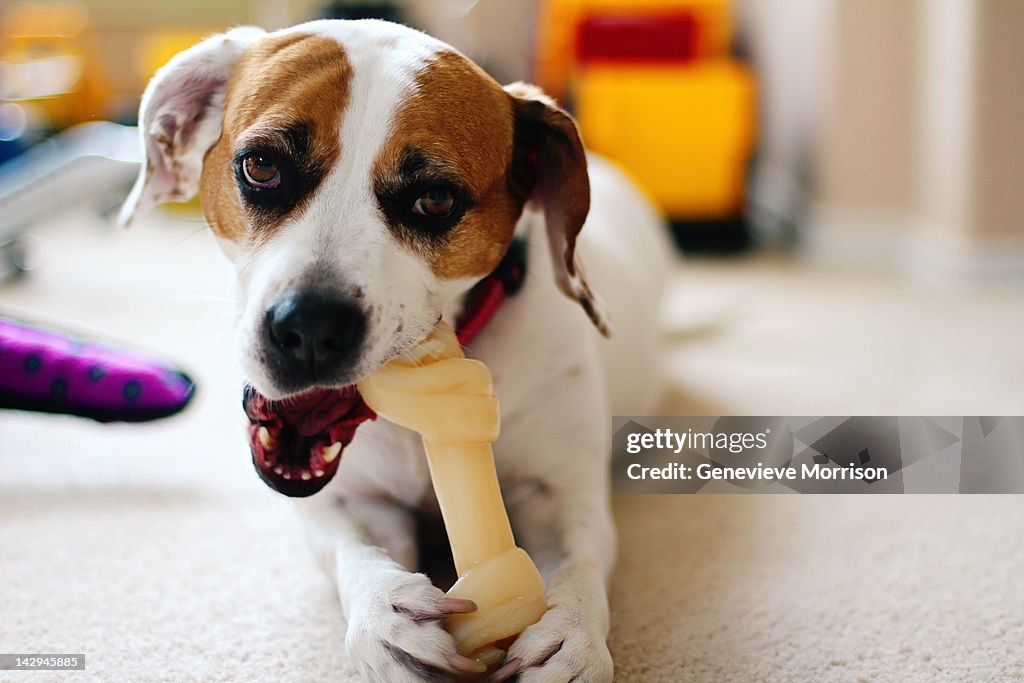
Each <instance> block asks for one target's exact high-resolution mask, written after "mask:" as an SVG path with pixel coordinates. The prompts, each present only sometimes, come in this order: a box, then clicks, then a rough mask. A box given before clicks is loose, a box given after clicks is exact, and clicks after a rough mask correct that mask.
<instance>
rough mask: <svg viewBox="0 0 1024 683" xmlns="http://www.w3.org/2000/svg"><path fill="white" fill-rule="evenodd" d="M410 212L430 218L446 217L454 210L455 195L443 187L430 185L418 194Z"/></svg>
mask: <svg viewBox="0 0 1024 683" xmlns="http://www.w3.org/2000/svg"><path fill="white" fill-rule="evenodd" d="M412 212H413V213H416V214H419V215H421V216H430V217H431V218H447V217H448V216H451V215H452V214H453V213H454V212H455V195H454V194H452V192H451V190H446V189H445V188H443V187H432V188H430V189H429V190H427V191H426V192H424V193H423V194H421V195H420V196H419V198H418V199H417V200H416V202H415V203H414V204H413V205H412Z"/></svg>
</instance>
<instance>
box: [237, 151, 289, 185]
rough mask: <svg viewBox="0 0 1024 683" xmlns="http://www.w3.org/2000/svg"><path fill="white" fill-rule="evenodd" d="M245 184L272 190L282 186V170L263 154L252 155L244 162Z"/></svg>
mask: <svg viewBox="0 0 1024 683" xmlns="http://www.w3.org/2000/svg"><path fill="white" fill-rule="evenodd" d="M242 175H243V176H244V178H245V182H246V183H247V184H249V185H251V186H252V187H256V188H259V189H267V190H269V189H272V188H275V187H277V186H278V185H280V184H281V170H280V169H279V168H278V167H277V164H276V163H274V161H273V160H272V159H270V158H269V157H267V156H264V155H263V154H258V153H257V154H250V155H248V156H246V157H245V159H243V160H242Z"/></svg>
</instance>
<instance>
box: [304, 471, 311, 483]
mask: <svg viewBox="0 0 1024 683" xmlns="http://www.w3.org/2000/svg"><path fill="white" fill-rule="evenodd" d="M312 478H313V475H312V474H310V473H309V471H308V470H303V472H302V481H309V480H310V479H312Z"/></svg>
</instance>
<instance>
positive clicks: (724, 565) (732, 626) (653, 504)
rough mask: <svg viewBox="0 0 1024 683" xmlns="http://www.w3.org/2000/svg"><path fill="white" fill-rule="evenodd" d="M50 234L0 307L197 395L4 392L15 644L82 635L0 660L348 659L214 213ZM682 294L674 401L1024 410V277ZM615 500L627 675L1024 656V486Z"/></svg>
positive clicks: (282, 662)
mask: <svg viewBox="0 0 1024 683" xmlns="http://www.w3.org/2000/svg"><path fill="white" fill-rule="evenodd" d="M36 249H38V257H39V259H40V260H41V267H40V269H39V270H38V271H36V272H34V273H32V275H31V276H30V277H28V278H27V279H25V280H24V281H22V282H20V283H17V284H13V285H7V286H4V287H0V312H2V313H4V314H7V315H15V316H19V317H22V318H25V319H30V320H36V321H42V322H53V323H57V324H61V325H64V326H66V327H71V328H72V329H78V330H81V331H84V332H89V333H93V334H97V335H101V336H104V337H107V338H112V339H119V340H130V341H132V342H133V343H135V344H138V345H139V346H141V347H144V348H148V349H152V350H154V351H157V352H160V353H162V354H163V355H165V356H167V357H169V358H171V359H172V360H175V361H176V362H179V363H181V364H182V365H183V366H185V368H186V369H188V370H189V371H190V372H191V373H192V374H193V375H194V376H195V377H197V378H198V379H199V381H200V391H199V394H198V397H197V399H196V402H195V405H194V406H193V407H192V409H191V410H189V411H188V412H187V413H186V414H184V415H182V416H180V417H178V418H174V419H172V420H168V421H166V422H162V423H157V424H152V425H135V426H100V425H95V424H91V423H88V422H84V421H77V420H73V419H69V418H60V417H52V416H37V415H19V414H14V413H0V651H2V652H53V653H58V652H69V653H71V652H78V653H85V655H86V670H85V671H82V672H56V673H17V672H0V681H129V680H130V681H246V682H254V683H255V682H261V681H267V682H274V683H277V682H281V681H327V680H334V681H350V680H355V678H354V674H353V672H352V670H351V669H350V667H349V666H348V665H347V663H346V659H345V654H344V633H343V625H342V619H341V612H340V609H339V608H338V606H337V601H336V599H335V597H334V591H333V587H332V585H331V583H330V582H329V581H328V580H327V578H326V577H324V576H323V575H322V574H321V573H320V572H319V570H318V569H317V568H316V567H315V565H314V562H313V559H312V557H311V555H310V553H309V551H308V550H307V549H306V545H305V542H304V540H303V538H302V532H301V527H300V526H299V524H298V522H297V520H296V519H295V517H294V516H293V515H292V513H291V510H290V508H289V506H288V504H287V501H286V500H284V499H282V498H281V497H279V496H278V495H276V494H274V493H272V492H271V491H269V490H268V489H266V488H265V487H264V486H263V485H262V484H261V483H259V481H258V480H257V479H256V477H255V475H254V473H253V472H252V469H251V465H250V463H249V461H248V453H247V452H246V446H245V440H244V438H243V437H242V422H241V411H240V410H239V404H238V402H239V399H240V394H239V386H240V375H239V374H238V371H237V369H236V368H235V366H234V365H233V362H232V361H231V358H232V349H231V337H230V331H231V328H232V324H233V322H232V315H231V313H230V311H231V310H232V306H231V303H230V301H228V300H227V299H224V298H223V292H224V291H225V284H226V282H227V281H228V280H229V279H230V277H231V274H230V271H229V269H228V267H227V266H226V264H225V263H224V262H222V258H221V257H220V256H219V254H217V253H216V250H215V247H214V245H213V242H212V240H211V239H210V237H209V234H208V232H206V231H203V230H202V228H201V226H200V225H192V224H188V223H183V222H181V221H168V220H166V219H154V221H152V222H151V223H149V224H147V225H143V226H140V227H138V228H136V229H134V230H133V231H131V232H129V233H112V232H109V231H104V230H103V229H102V228H101V227H100V225H99V223H95V224H94V223H91V222H90V219H88V218H86V217H82V216H78V215H76V216H72V217H68V218H67V219H66V220H64V221H61V222H58V223H57V224H55V225H53V226H49V227H48V228H47V229H46V230H44V231H41V232H40V234H39V239H38V243H37V245H36ZM672 292H673V294H672V298H671V301H672V302H673V304H674V305H671V306H670V310H669V311H668V314H667V317H668V319H669V320H670V323H669V327H670V328H671V329H672V330H673V331H672V335H673V336H672V342H671V348H670V353H669V354H668V359H667V366H666V367H667V372H668V373H669V374H670V378H671V380H672V386H673V391H672V394H671V395H670V397H669V399H668V401H667V403H666V405H665V412H666V413H668V414H815V415H818V414H821V415H826V414H836V415H845V414H858V413H859V414H876V413H878V414H883V413H893V414H936V413H943V412H948V413H952V414H1020V413H1021V412H1022V409H1024V405H1022V403H1024V394H1022V392H1021V391H1020V387H1021V386H1022V385H1024V381H1022V380H1024V368H1022V363H1021V361H1020V359H1019V357H1018V351H1017V349H1018V348H1019V343H1020V339H1021V338H1022V336H1021V334H1020V333H1021V326H1022V325H1024V323H1022V322H1021V321H1022V320H1024V316H1016V317H1014V316H1013V315H1011V312H1012V311H1013V310H1018V312H1019V303H1018V302H1019V301H1020V300H1021V298H1020V296H1021V289H1020V288H1013V287H1010V288H1004V287H991V288H987V289H982V290H967V291H955V292H947V293H942V294H941V295H936V294H935V293H934V292H933V291H931V290H921V291H919V290H915V289H913V288H907V287H905V286H903V285H901V284H898V283H894V282H888V281H885V280H884V279H879V278H876V277H874V276H869V275H865V274H860V273H846V274H836V273H834V272H831V271H830V272H823V271H818V270H815V269H814V268H812V267H809V266H806V265H802V264H798V263H793V262H788V261H779V260H774V259H767V260H766V259H754V260H749V259H747V260H739V261H721V262H717V261H707V262H696V263H692V264H690V265H688V266H687V267H685V268H683V269H680V270H679V272H678V273H677V275H676V277H675V279H674V282H673V289H672ZM97 302H102V304H98V303H97ZM1015 306H1016V307H1018V308H1014V307H1015ZM951 320H952V321H956V324H951V322H950V321H951ZM895 369H903V370H904V371H905V372H901V373H897V372H894V370H895ZM615 513H616V519H617V522H618V528H619V537H620V553H619V563H618V567H617V571H616V573H615V577H614V580H613V584H612V591H611V606H612V631H611V637H610V647H611V649H612V653H613V655H614V657H615V661H616V672H617V673H616V680H618V681H623V682H627V683H633V682H636V683H646V682H648V681H650V682H660V681H665V682H670V681H671V682H676V681H694V682H698V681H699V682H703V681H712V682H731V681H736V682H743V683H747V682H756V681H766V682H767V681H773V682H774V681H813V682H818V681H823V682H831V681H835V682H837V683H838V682H875V681H883V682H884V681H893V682H905V681H939V682H945V681H950V682H952V681H968V680H970V681H1000V682H1001V681H1006V682H1010V681H1021V680H1024V574H1022V571H1024V569H1022V568H1024V501H1022V499H1021V498H1020V497H1015V496H958V497H950V496H856V497H854V496H849V497H841V496H782V495H780V496H768V495H764V496H762V495H707V496H619V497H617V498H616V500H615Z"/></svg>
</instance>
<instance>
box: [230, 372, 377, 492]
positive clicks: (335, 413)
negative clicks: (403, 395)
mask: <svg viewBox="0 0 1024 683" xmlns="http://www.w3.org/2000/svg"><path fill="white" fill-rule="evenodd" d="M242 405H243V406H244V407H245V414H246V415H247V416H248V418H249V423H250V424H249V448H250V450H251V451H252V462H253V465H255V466H256V471H257V472H258V473H259V475H260V478H261V479H262V480H263V481H264V482H265V483H266V484H267V486H269V487H270V488H272V489H274V490H275V491H278V492H280V493H283V494H284V495H286V496H293V497H297V498H301V497H305V496H311V495H313V494H314V493H316V492H317V491H319V490H320V489H322V488H323V487H324V486H326V485H327V482H329V481H330V480H331V477H333V476H334V475H335V474H336V473H337V471H338V464H339V463H340V462H341V452H342V450H344V448H345V446H347V445H348V444H349V442H350V441H352V437H353V436H355V433H356V427H358V426H359V425H360V424H361V423H362V422H365V421H366V420H372V419H374V418H376V417H377V415H376V413H374V412H373V411H372V410H371V409H370V408H369V406H367V405H366V404H365V403H363V399H362V397H361V396H360V395H359V392H358V391H357V390H356V388H355V387H354V386H348V387H343V388H341V389H314V390H312V391H307V392H306V393H303V394H300V395H298V396H293V397H291V398H287V399H282V400H280V401H271V400H269V399H267V398H266V397H265V396H263V395H262V394H260V393H259V392H258V391H256V390H255V389H253V388H252V387H250V386H247V387H246V388H245V392H244V395H243V398H242Z"/></svg>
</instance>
